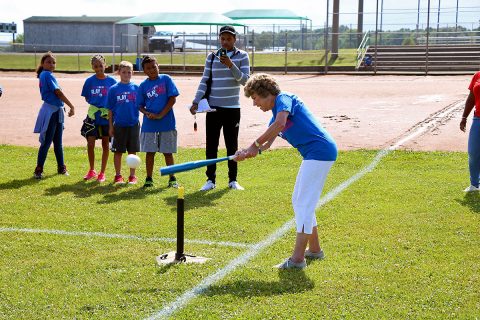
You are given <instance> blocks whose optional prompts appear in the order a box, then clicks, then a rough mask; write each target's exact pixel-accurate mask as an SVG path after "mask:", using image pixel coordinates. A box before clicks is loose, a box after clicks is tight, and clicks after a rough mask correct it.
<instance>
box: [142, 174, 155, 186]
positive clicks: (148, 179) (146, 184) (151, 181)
mask: <svg viewBox="0 0 480 320" xmlns="http://www.w3.org/2000/svg"><path fill="white" fill-rule="evenodd" d="M143 187H144V188H150V187H153V179H152V178H150V177H147V179H145V184H144V185H143Z"/></svg>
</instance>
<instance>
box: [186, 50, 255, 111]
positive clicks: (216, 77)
mask: <svg viewBox="0 0 480 320" xmlns="http://www.w3.org/2000/svg"><path fill="white" fill-rule="evenodd" d="M228 54H229V55H230V52H229V53H228ZM212 55H213V53H210V54H209V55H208V57H207V59H206V60H205V68H204V70H203V76H202V80H201V81H200V84H199V86H198V89H197V93H196V95H195V99H194V100H193V103H198V101H200V100H201V99H202V97H203V95H204V94H205V91H206V90H207V80H208V78H209V76H210V64H211V59H212ZM230 60H232V63H233V66H232V68H231V69H229V68H228V67H227V66H226V65H224V64H222V63H221V62H220V60H219V59H218V58H217V57H215V58H214V60H213V64H212V88H211V90H212V91H211V93H210V97H209V99H208V103H209V104H210V106H212V107H223V108H240V85H245V83H246V82H247V80H248V77H249V76H250V60H249V58H248V53H247V52H245V51H243V50H240V49H237V48H234V50H233V53H232V55H231V56H230Z"/></svg>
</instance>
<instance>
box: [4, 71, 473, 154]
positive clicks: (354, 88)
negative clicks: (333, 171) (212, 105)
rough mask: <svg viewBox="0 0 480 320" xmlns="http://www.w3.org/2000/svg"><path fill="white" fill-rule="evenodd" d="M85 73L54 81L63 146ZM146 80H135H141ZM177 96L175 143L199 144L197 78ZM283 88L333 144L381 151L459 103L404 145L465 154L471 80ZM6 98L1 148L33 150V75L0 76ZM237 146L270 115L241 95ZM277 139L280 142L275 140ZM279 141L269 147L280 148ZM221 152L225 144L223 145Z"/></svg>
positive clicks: (340, 80) (309, 78) (290, 83)
mask: <svg viewBox="0 0 480 320" xmlns="http://www.w3.org/2000/svg"><path fill="white" fill-rule="evenodd" d="M89 75H90V74H86V73H85V74H76V75H69V74H60V73H56V77H57V79H58V81H59V84H60V86H61V87H62V89H63V91H64V93H65V95H66V96H67V97H68V98H69V99H70V101H71V102H72V103H73V104H74V105H75V107H76V115H75V116H74V117H73V118H68V119H67V120H66V124H65V132H64V144H65V145H66V146H83V145H85V140H84V138H83V137H82V136H80V127H81V123H82V120H83V118H85V115H86V111H87V104H86V102H85V100H84V99H83V97H81V96H80V92H81V89H82V86H83V82H84V80H85V78H86V77H88V76H89ZM144 78H145V77H144V76H143V75H138V76H134V79H133V80H134V81H135V82H137V83H140V82H141V81H142V80H143V79H144ZM173 78H174V80H175V82H176V84H177V87H178V88H179V91H180V96H179V97H178V99H177V104H176V105H175V107H174V110H175V116H176V118H177V130H178V137H179V140H178V143H179V146H181V147H204V145H205V126H204V119H205V115H204V114H201V115H198V116H197V122H198V131H197V132H194V131H193V116H192V115H190V113H189V112H188V109H187V105H189V104H190V103H191V101H192V99H193V96H194V93H195V91H196V89H197V86H198V83H199V80H200V77H198V76H174V77H173ZM276 78H277V79H278V80H279V82H280V86H281V89H282V90H284V91H289V92H293V93H295V94H297V95H298V96H299V97H300V98H301V99H302V100H304V101H305V103H306V104H307V105H308V106H309V107H310V109H311V110H312V111H313V113H314V114H315V115H316V116H317V117H318V119H319V120H320V121H321V123H322V124H323V125H324V126H325V127H326V128H327V130H328V131H329V132H330V133H331V134H332V136H333V137H334V138H335V140H336V141H337V144H338V146H339V148H340V149H341V150H352V149H360V148H365V149H380V148H384V147H386V146H388V145H389V144H390V143H391V142H393V141H395V140H396V139H398V138H399V137H400V136H402V135H404V134H405V133H406V132H408V130H409V129H410V128H412V127H413V126H414V125H416V124H418V123H420V122H422V121H424V120H425V119H427V118H429V117H430V116H431V115H432V114H434V113H435V112H437V111H439V110H441V109H443V108H445V107H446V106H449V105H452V104H453V103H457V102H462V106H461V107H459V108H457V109H456V111H455V112H454V114H452V115H451V116H450V117H449V118H448V119H446V120H445V121H443V122H442V125H440V126H439V127H437V128H435V129H434V130H432V131H429V132H427V133H426V134H424V135H422V136H420V137H418V138H417V139H415V140H414V141H412V142H410V143H408V144H407V145H405V146H404V148H405V149H412V150H452V151H466V149H467V135H466V134H464V133H463V132H460V130H459V129H458V124H459V122H460V118H461V112H462V110H463V102H464V101H465V99H466V96H467V94H468V90H467V87H468V85H469V83H470V79H471V77H470V76H442V77H440V76H428V77H424V76H342V75H328V76H314V75H278V76H276ZM0 85H1V86H2V87H3V89H4V94H3V96H2V97H1V98H0V144H10V145H22V146H38V144H39V143H38V135H36V134H33V133H32V131H33V127H34V124H35V120H36V116H37V113H38V109H39V107H40V105H41V100H40V93H39V90H38V80H37V79H36V78H35V74H33V73H20V72H3V73H2V72H0ZM241 105H242V120H241V127H240V146H241V147H243V146H247V145H248V144H250V143H251V142H252V141H253V140H254V139H255V138H256V137H258V135H259V134H260V133H261V132H263V130H265V128H266V124H267V123H268V120H269V119H270V117H271V114H270V113H263V112H261V111H260V110H259V109H257V108H256V107H253V106H252V102H251V100H249V99H247V98H245V97H243V96H242V98H241ZM278 140H281V139H278ZM286 145H287V144H286V143H285V142H284V141H278V142H277V143H276V144H275V146H276V147H281V146H286ZM221 146H222V147H223V142H222V143H221Z"/></svg>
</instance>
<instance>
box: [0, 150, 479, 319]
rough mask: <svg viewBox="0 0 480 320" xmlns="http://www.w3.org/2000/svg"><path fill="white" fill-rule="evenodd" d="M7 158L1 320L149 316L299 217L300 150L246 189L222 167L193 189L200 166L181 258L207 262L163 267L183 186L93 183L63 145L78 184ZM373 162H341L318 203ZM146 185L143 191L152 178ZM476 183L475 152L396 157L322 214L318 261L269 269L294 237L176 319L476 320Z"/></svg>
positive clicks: (266, 161)
mask: <svg viewBox="0 0 480 320" xmlns="http://www.w3.org/2000/svg"><path fill="white" fill-rule="evenodd" d="M0 152H1V154H2V155H3V156H2V157H1V158H0V165H1V167H2V168H3V170H2V172H1V173H0V177H1V181H2V182H1V183H0V190H1V192H0V201H1V203H2V206H1V208H0V256H1V257H2V258H1V259H0V279H1V281H0V318H1V319H46V318H55V319H58V318H70V319H72V318H75V319H142V318H145V317H148V316H150V315H152V314H154V313H155V312H157V311H159V310H162V309H163V308H164V307H165V306H167V305H168V304H169V303H171V302H173V301H175V299H176V298H177V297H179V296H181V295H182V294H183V293H184V292H185V291H188V290H190V289H192V288H193V287H195V286H196V285H197V284H198V283H200V282H201V281H202V279H205V278H206V277H208V276H209V275H211V274H213V273H215V272H216V271H217V270H219V269H221V268H223V267H225V266H226V265H227V264H228V263H229V262H230V261H231V260H233V259H235V258H236V257H238V256H240V255H242V254H244V253H245V252H247V251H249V250H253V249H252V248H251V247H250V245H254V244H257V243H258V242H260V241H262V240H263V239H265V238H266V237H267V236H268V235H270V234H272V233H274V232H275V231H276V230H277V229H278V228H280V227H281V226H282V225H284V224H285V222H287V221H289V220H291V219H292V217H293V213H292V209H291V205H290V195H291V191H292V189H293V184H294V179H295V176H296V173H297V169H298V166H299V164H300V161H301V158H300V156H299V155H298V154H297V153H296V152H295V151H294V150H292V149H279V150H275V151H271V152H265V154H262V156H261V157H259V158H256V159H254V160H249V161H245V162H243V163H241V164H240V166H239V172H240V173H239V177H240V180H239V181H240V183H241V184H242V185H243V186H244V187H245V188H246V190H245V191H243V192H234V191H229V190H228V189H227V188H226V185H227V177H226V165H225V164H223V165H219V169H218V171H219V172H218V176H219V178H218V186H217V189H215V190H213V191H212V192H208V193H200V192H198V191H197V190H198V189H199V188H200V186H201V185H202V183H203V182H204V174H203V170H202V169H200V170H196V171H190V172H186V173H182V174H179V175H178V178H179V180H180V182H181V184H182V185H184V186H185V189H186V197H185V215H186V218H185V219H186V222H185V233H186V238H187V239H188V240H190V242H187V243H186V250H185V251H186V252H187V253H192V254H196V255H200V256H205V257H209V258H211V259H210V260H209V261H208V262H207V263H206V264H204V265H184V264H183V265H174V266H164V267H159V266H158V265H156V262H155V257H156V256H157V255H159V254H161V253H166V252H169V251H174V249H175V243H174V242H171V241H169V239H170V238H174V237H175V225H176V210H175V203H176V190H172V189H167V188H165V185H166V179H165V178H160V176H159V175H157V176H156V177H155V183H156V186H155V188H153V189H152V190H148V191H145V190H143V189H142V188H141V184H140V185H138V186H124V187H114V186H112V185H111V183H110V181H111V179H112V178H113V176H112V173H113V169H112V165H111V163H109V168H108V172H107V175H108V176H107V178H108V181H109V182H108V183H105V184H102V185H99V184H97V183H95V182H92V183H85V182H84V181H82V180H81V177H82V176H83V174H84V173H85V172H86V169H87V160H86V151H85V150H84V149H83V148H66V151H65V154H66V161H67V162H66V163H67V166H68V168H69V171H70V176H69V177H64V176H58V175H56V174H54V173H55V165H54V162H55V161H54V156H53V153H50V154H49V156H48V159H47V165H46V169H45V172H46V179H44V180H41V181H35V180H33V179H32V178H31V176H32V172H33V168H34V165H35V161H36V152H37V150H36V149H33V148H26V147H12V146H0ZM375 155H376V152H375V151H352V152H341V153H340V155H339V159H338V161H337V162H336V164H335V165H334V167H333V168H332V171H331V173H330V175H329V178H328V180H327V184H326V187H325V192H324V194H326V193H327V192H329V191H331V190H332V189H333V188H334V187H335V186H337V185H339V184H341V183H342V182H343V181H345V180H346V179H348V178H349V177H351V176H353V175H355V174H356V173H357V172H359V171H360V170H361V169H362V168H363V167H364V166H366V165H368V164H369V163H370V162H371V161H372V159H373V158H374V157H375ZM141 156H142V158H143V154H141ZM202 156H203V149H202V150H199V149H182V150H180V151H179V153H178V155H177V158H176V161H177V162H183V161H190V160H194V159H200V158H202ZM160 159H161V158H159V157H158V156H157V163H156V168H158V167H159V166H160V165H162V164H163V159H162V161H160ZM124 171H125V172H126V170H125V169H124ZM138 176H139V178H140V181H141V182H143V179H144V177H145V170H144V168H142V169H141V170H139V172H138ZM467 184H468V171H467V155H466V154H465V153H426V152H405V151H395V152H392V153H391V154H389V155H388V156H386V157H385V158H383V159H382V161H381V162H380V163H379V164H378V166H377V167H376V168H375V169H374V170H373V171H372V172H370V173H368V174H367V175H365V176H364V177H363V178H362V179H360V180H358V181H357V182H355V183H353V184H352V185H351V186H350V187H348V188H347V189H346V190H345V191H343V192H342V193H340V194H339V195H338V196H337V197H336V198H334V199H333V200H332V201H330V202H328V203H327V204H326V205H325V206H323V207H322V208H321V209H319V211H317V218H318V221H319V232H320V234H321V242H322V244H323V249H324V251H325V253H326V256H327V258H326V259H325V260H324V261H309V265H308V267H307V268H306V269H305V270H304V271H287V272H279V271H278V270H276V269H274V268H273V267H272V266H273V265H275V264H277V263H280V262H281V261H282V260H283V259H284V258H286V257H288V256H289V254H290V253H291V249H292V244H293V241H294V236H295V235H294V230H293V229H292V230H291V231H290V232H289V233H288V234H287V235H286V236H284V237H282V238H281V239H280V240H279V241H277V242H275V243H273V245H272V246H270V247H268V248H267V249H266V250H264V251H261V252H260V253H259V254H258V255H256V256H254V257H253V258H252V260H250V261H249V262H247V263H246V264H245V265H242V266H240V267H238V268H237V269H235V270H234V271H233V272H232V273H230V274H228V275H227V276H225V277H224V278H223V279H221V280H220V281H219V282H217V283H214V284H213V285H212V286H210V287H208V288H207V289H206V290H205V291H204V292H202V293H200V294H199V296H198V297H196V298H195V299H193V300H191V301H190V302H189V303H188V304H187V305H186V306H185V308H182V309H180V310H178V311H177V312H176V313H174V314H173V318H176V319H313V318H316V319H321V318H330V319H445V318H457V319H475V318H478V316H479V315H480V279H479V277H480V270H479V269H480V264H479V261H480V251H479V250H478V248H479V246H480V232H479V230H480V196H479V195H478V194H469V195H465V194H464V193H463V192H462V190H463V188H464V187H466V186H467ZM23 228H30V229H38V230H37V231H35V232H34V230H30V231H31V232H25V230H24V231H21V230H19V229H23ZM15 230H16V231H15ZM42 230H58V231H57V233H59V234H51V233H53V231H50V232H51V233H47V232H41V231H42ZM59 231H65V232H72V234H61V233H60V232H59ZM74 232H92V233H93V232H98V234H92V233H87V234H83V235H79V234H74ZM115 234H116V235H125V236H126V235H130V236H138V237H137V238H120V237H119V236H117V238H114V237H113V236H112V235H115ZM109 235H110V236H111V237H110V238H109V237H108V236H109ZM158 238H166V239H163V240H162V239H158ZM193 240H202V241H210V242H211V243H210V244H207V243H199V242H194V241H193ZM220 242H231V243H236V244H238V246H233V244H231V245H230V246H227V244H225V243H220ZM242 245H245V246H246V247H242Z"/></svg>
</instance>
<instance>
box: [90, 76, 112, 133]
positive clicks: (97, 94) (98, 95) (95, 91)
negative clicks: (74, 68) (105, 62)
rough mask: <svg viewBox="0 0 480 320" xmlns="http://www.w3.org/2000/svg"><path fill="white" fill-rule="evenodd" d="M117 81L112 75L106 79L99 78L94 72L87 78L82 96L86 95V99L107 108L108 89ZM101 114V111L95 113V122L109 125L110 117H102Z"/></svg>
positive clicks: (92, 103)
mask: <svg viewBox="0 0 480 320" xmlns="http://www.w3.org/2000/svg"><path fill="white" fill-rule="evenodd" d="M115 83H117V80H115V79H114V78H112V77H110V76H107V77H106V78H105V79H98V78H97V76H96V75H95V74H94V75H92V76H90V77H88V78H87V80H85V83H84V84H83V89H82V97H85V100H86V101H87V102H88V103H89V104H91V105H94V106H95V107H98V108H105V107H106V105H107V96H108V89H110V87H111V86H113V85H114V84H115ZM100 114H101V112H100V111H97V112H96V113H95V124H96V125H101V126H108V118H107V119H105V118H102V117H101V116H100Z"/></svg>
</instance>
